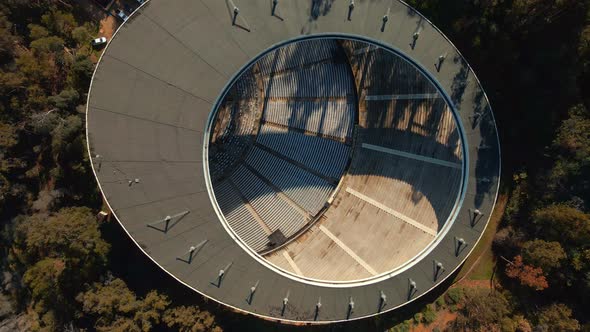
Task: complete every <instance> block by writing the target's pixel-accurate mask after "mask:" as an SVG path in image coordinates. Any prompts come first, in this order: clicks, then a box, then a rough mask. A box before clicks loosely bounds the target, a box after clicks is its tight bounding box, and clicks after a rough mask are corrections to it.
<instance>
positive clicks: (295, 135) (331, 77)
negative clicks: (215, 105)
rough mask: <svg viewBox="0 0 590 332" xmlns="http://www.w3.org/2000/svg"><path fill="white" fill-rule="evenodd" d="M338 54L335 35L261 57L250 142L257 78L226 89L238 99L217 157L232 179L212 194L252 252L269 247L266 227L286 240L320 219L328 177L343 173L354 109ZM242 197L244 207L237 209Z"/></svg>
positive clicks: (351, 91)
mask: <svg viewBox="0 0 590 332" xmlns="http://www.w3.org/2000/svg"><path fill="white" fill-rule="evenodd" d="M343 58H344V54H343V52H342V51H341V50H340V47H339V46H338V44H337V43H336V42H335V41H334V40H317V39H316V40H310V41H304V42H300V43H297V44H292V45H288V46H286V47H282V48H279V49H277V50H276V51H274V52H271V53H270V54H267V55H265V56H263V57H262V59H261V60H259V62H258V68H259V71H260V78H259V79H261V80H262V84H263V86H262V88H263V95H264V98H265V100H264V102H263V104H264V105H265V106H264V108H263V109H262V110H258V111H262V113H263V114H262V117H263V118H262V124H261V125H260V130H259V132H258V136H257V137H256V144H255V145H254V146H252V142H253V140H252V139H250V137H251V135H252V133H253V132H256V130H255V128H256V126H257V125H258V123H257V119H258V118H257V116H259V115H260V113H256V112H253V111H252V110H253V109H254V108H253V107H251V106H248V107H245V106H244V105H247V101H251V100H256V99H258V98H259V92H258V90H257V82H256V77H254V76H253V75H252V74H251V73H248V74H247V75H244V76H243V77H241V78H240V79H239V80H238V81H237V83H236V85H235V86H234V88H233V90H232V91H231V92H230V94H228V96H231V97H232V99H233V100H235V101H236V102H235V104H234V105H233V106H232V110H231V122H230V124H229V125H228V126H227V128H226V131H225V132H224V134H223V135H222V138H221V139H223V140H224V141H223V142H224V144H223V146H224V148H225V151H222V153H221V157H218V156H215V158H217V159H220V160H221V161H220V163H221V164H222V166H223V165H225V164H223V163H226V164H228V165H226V166H225V167H224V169H226V172H225V173H223V174H224V175H228V174H230V175H229V183H226V182H225V181H224V180H222V181H221V182H220V183H219V184H216V185H215V194H216V197H217V199H218V201H221V202H220V203H219V204H220V207H221V209H222V211H223V213H224V215H225V216H226V219H227V221H228V223H229V224H230V226H231V227H232V228H233V229H234V231H236V233H237V234H238V235H239V236H240V237H241V238H242V239H243V240H244V241H245V242H246V243H248V244H250V246H251V247H252V248H254V249H255V250H261V248H262V249H264V248H265V246H266V245H267V244H268V237H267V235H268V231H269V230H270V231H271V232H274V231H276V230H280V231H281V232H282V233H283V235H284V236H285V237H286V238H289V237H291V236H293V235H294V234H295V233H296V232H297V231H299V230H300V229H301V228H302V227H303V226H305V225H306V224H307V223H308V222H309V218H308V217H312V216H317V215H318V213H319V212H320V211H321V210H322V209H323V208H324V205H325V203H326V201H327V200H328V198H329V196H330V194H331V193H332V191H333V190H334V188H335V186H336V185H335V184H334V183H333V181H332V180H331V179H335V180H339V179H340V177H341V176H342V173H343V172H344V169H345V167H346V164H347V162H348V159H349V155H350V146H349V145H346V144H345V143H343V142H344V141H346V142H350V138H351V137H352V132H353V126H354V122H355V112H356V110H355V109H356V107H355V104H354V102H353V96H354V82H353V78H352V76H351V75H350V70H349V68H348V64H346V63H344V61H343ZM302 98H303V99H302ZM277 99H278V100H277ZM238 105H240V106H239V107H238ZM256 114H258V115H256ZM290 128H293V129H290ZM301 131H304V132H305V133H303V132H301ZM314 133H315V134H317V135H315V136H314V135H313V134H314ZM310 134H312V135H310ZM235 151H237V152H235ZM238 152H239V153H238ZM216 154H217V152H216ZM224 154H225V155H224ZM215 158H212V159H215ZM243 158H245V159H243ZM226 159H227V160H228V161H227V162H226V161H225V160H226ZM232 162H233V164H232ZM236 163H237V164H236ZM229 169H231V170H232V171H230V172H227V170H229ZM234 169H235V170H234ZM211 173H212V174H213V173H214V172H213V170H212V171H211ZM233 185H235V187H234V186H233ZM236 190H237V191H236ZM239 194H241V197H240V195H239ZM226 195H227V196H228V197H222V196H226ZM242 200H246V201H247V202H241V203H242V204H243V203H246V204H250V205H249V207H248V206H247V207H243V208H238V207H235V206H234V205H236V204H237V205H240V201H242ZM250 207H251V208H252V209H253V210H254V211H255V212H256V213H255V215H252V214H251V210H249V208H250ZM261 220H262V222H264V224H266V226H268V229H266V228H264V225H262V226H261V224H260V221H261Z"/></svg>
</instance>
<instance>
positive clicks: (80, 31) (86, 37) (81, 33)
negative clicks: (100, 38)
mask: <svg viewBox="0 0 590 332" xmlns="http://www.w3.org/2000/svg"><path fill="white" fill-rule="evenodd" d="M72 38H74V40H75V41H76V43H77V44H78V46H82V45H86V44H88V43H90V39H91V37H90V32H88V29H86V27H84V26H79V27H76V28H74V30H72Z"/></svg>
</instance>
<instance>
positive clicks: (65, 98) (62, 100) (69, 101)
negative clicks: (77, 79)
mask: <svg viewBox="0 0 590 332" xmlns="http://www.w3.org/2000/svg"><path fill="white" fill-rule="evenodd" d="M79 99H80V95H79V94H78V92H77V91H76V90H74V89H65V90H62V91H61V92H60V93H59V94H58V95H56V96H51V97H49V98H47V100H48V101H49V103H50V105H52V106H54V107H56V108H58V109H60V110H62V111H70V112H71V111H73V110H74V109H75V108H76V106H77V105H78V100H79Z"/></svg>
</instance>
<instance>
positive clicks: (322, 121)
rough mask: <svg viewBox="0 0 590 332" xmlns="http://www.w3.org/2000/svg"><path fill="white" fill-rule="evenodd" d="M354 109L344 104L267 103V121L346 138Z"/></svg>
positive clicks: (340, 102) (333, 102) (350, 129)
mask: <svg viewBox="0 0 590 332" xmlns="http://www.w3.org/2000/svg"><path fill="white" fill-rule="evenodd" d="M354 113H355V107H354V104H353V103H349V102H347V101H343V100H342V101H331V100H326V101H289V102H284V101H269V102H267V103H266V109H265V111H264V114H263V119H264V121H266V122H272V123H276V124H280V125H283V126H286V127H291V128H297V129H302V130H306V131H310V132H314V133H319V134H323V135H328V136H333V137H338V138H349V137H350V136H351V135H352V129H353V126H354Z"/></svg>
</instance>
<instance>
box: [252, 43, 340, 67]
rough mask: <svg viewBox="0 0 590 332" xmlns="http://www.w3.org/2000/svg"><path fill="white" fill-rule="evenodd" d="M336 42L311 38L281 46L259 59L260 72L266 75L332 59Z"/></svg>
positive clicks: (336, 48) (336, 45) (336, 46)
mask: <svg viewBox="0 0 590 332" xmlns="http://www.w3.org/2000/svg"><path fill="white" fill-rule="evenodd" d="M337 51H338V44H336V42H335V41H334V40H327V39H313V40H306V41H302V42H299V43H297V44H291V45H288V46H285V47H281V48H279V49H277V50H276V51H274V52H271V53H269V54H267V55H265V56H264V57H262V59H260V60H259V62H258V65H259V68H260V73H261V74H263V75H268V74H270V73H274V72H277V71H280V70H286V69H292V68H295V67H300V66H303V65H306V64H309V63H314V62H319V61H323V60H328V59H333V58H334V56H335V55H336V54H337Z"/></svg>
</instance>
